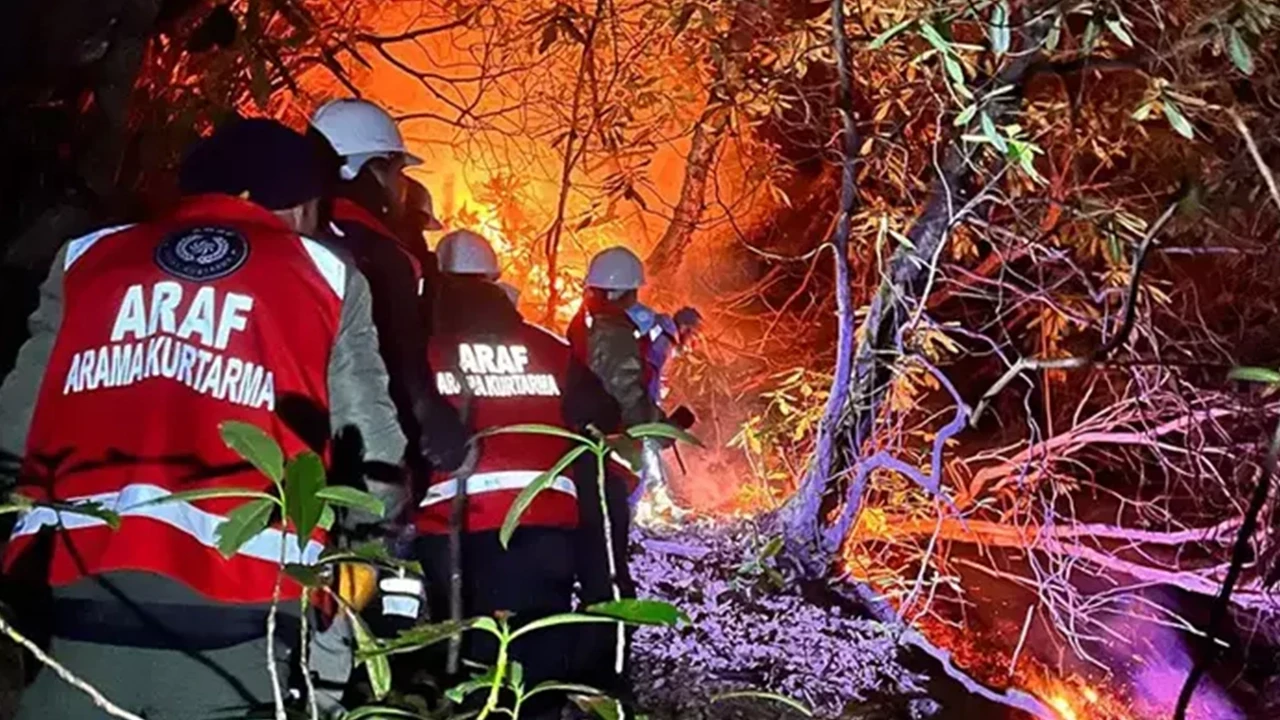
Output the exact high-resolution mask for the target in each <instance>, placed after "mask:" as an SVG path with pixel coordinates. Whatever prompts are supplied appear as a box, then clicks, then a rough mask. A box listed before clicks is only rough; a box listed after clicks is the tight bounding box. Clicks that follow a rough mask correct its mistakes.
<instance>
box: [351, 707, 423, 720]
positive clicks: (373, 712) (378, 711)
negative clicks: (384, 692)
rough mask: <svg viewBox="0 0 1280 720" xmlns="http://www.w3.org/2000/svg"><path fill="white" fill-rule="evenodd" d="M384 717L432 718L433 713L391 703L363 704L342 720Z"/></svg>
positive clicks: (364, 719) (419, 719)
mask: <svg viewBox="0 0 1280 720" xmlns="http://www.w3.org/2000/svg"><path fill="white" fill-rule="evenodd" d="M382 718H410V719H411V720H432V716H431V715H423V714H419V713H415V712H409V711H408V710H401V709H400V708H397V707H392V706H390V705H362V706H360V707H358V708H356V709H355V710H352V711H351V712H348V713H344V714H343V715H342V720H382Z"/></svg>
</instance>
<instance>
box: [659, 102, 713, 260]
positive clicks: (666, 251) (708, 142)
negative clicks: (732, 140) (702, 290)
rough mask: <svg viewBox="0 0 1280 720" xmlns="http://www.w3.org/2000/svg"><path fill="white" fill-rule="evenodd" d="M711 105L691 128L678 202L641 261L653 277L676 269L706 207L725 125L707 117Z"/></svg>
mask: <svg viewBox="0 0 1280 720" xmlns="http://www.w3.org/2000/svg"><path fill="white" fill-rule="evenodd" d="M714 102H715V100H710V101H708V103H707V109H706V110H705V111H704V112H703V114H702V118H701V119H700V120H699V121H698V124H697V126H696V127H694V129H693V141H692V143H690V145H689V154H688V155H687V156H686V157H685V174H684V184H682V185H681V186H680V199H679V200H677V201H676V209H675V213H673V214H672V216H671V223H670V224H669V225H667V230H666V232H664V233H663V234H662V239H661V240H659V241H658V245H657V246H656V247H655V248H654V249H653V252H651V253H649V257H648V258H647V259H646V261H645V263H646V265H648V267H649V272H650V273H652V274H654V275H663V274H665V273H667V272H674V271H675V270H677V269H679V267H680V261H681V260H683V259H684V251H685V248H687V247H689V243H690V242H692V241H693V231H694V230H695V229H696V228H697V227H698V222H699V221H701V220H702V211H703V209H704V208H706V198H707V176H708V175H709V174H710V173H711V168H712V166H713V165H714V164H715V159H716V153H717V151H718V150H719V149H720V141H721V140H722V139H724V133H725V130H726V129H727V128H728V125H729V124H728V122H727V121H726V120H723V119H712V118H711V115H712V110H713V109H714V108H713V103H714Z"/></svg>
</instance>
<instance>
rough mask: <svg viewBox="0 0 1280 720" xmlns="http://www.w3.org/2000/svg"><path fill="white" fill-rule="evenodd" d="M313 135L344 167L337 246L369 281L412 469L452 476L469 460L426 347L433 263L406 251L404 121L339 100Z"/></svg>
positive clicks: (322, 114) (315, 123)
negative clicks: (401, 124) (398, 123)
mask: <svg viewBox="0 0 1280 720" xmlns="http://www.w3.org/2000/svg"><path fill="white" fill-rule="evenodd" d="M311 126H312V131H313V133H315V134H318V135H319V136H321V137H322V138H324V140H325V142H326V143H328V145H329V150H331V151H332V152H333V153H334V154H335V156H336V159H337V161H338V165H339V167H338V168H337V169H336V171H335V172H336V174H337V177H336V178H335V181H336V189H335V192H336V194H337V197H336V198H335V199H334V201H333V203H332V221H333V232H332V233H331V234H332V237H331V241H332V242H334V243H336V244H337V245H339V246H341V247H342V248H343V249H344V250H345V251H346V252H348V253H350V255H351V256H352V258H353V259H354V261H355V263H356V265H357V267H359V268H360V271H361V272H362V273H363V274H364V275H365V276H366V277H367V278H368V280H369V285H370V287H371V289H372V292H373V316H374V323H375V324H376V325H377V328H378V342H379V346H380V351H381V354H382V357H383V360H384V361H385V363H386V366H387V370H388V373H389V374H390V378H391V396H392V398H393V400H394V401H395V403H396V407H397V410H398V412H399V417H400V422H401V425H402V426H403V427H404V428H405V432H406V435H407V436H408V439H409V444H410V452H409V461H410V464H411V468H412V469H413V470H414V471H415V473H416V474H417V475H419V476H422V475H424V474H425V473H426V472H428V471H429V470H430V469H431V468H442V469H445V470H452V469H453V468H455V467H457V466H458V464H459V463H461V462H462V459H463V457H464V455H465V452H466V447H465V445H466V436H465V433H464V432H463V428H462V425H461V423H460V422H459V421H458V418H457V415H456V414H455V413H454V412H453V409H452V408H451V407H450V406H449V404H448V403H446V402H444V401H443V400H442V399H441V398H440V396H439V394H438V393H436V392H435V389H434V387H433V386H432V385H431V369H430V367H429V366H428V365H427V353H426V342H427V336H428V334H429V332H430V324H431V316H430V313H431V309H430V308H431V304H430V301H429V299H430V297H431V296H432V293H433V291H434V288H431V287H428V285H427V281H428V280H429V279H431V277H432V276H433V275H434V272H433V270H434V268H431V267H429V266H425V265H424V261H429V259H430V256H429V254H427V253H426V252H425V247H426V246H425V244H421V243H420V244H421V247H417V248H415V247H410V246H409V245H408V244H407V243H406V238H405V237H404V236H405V232H404V231H403V228H404V226H405V225H407V224H409V221H410V219H411V218H410V215H411V214H412V212H413V209H412V208H409V207H407V206H406V204H405V203H406V197H405V195H406V188H407V187H409V182H410V181H409V180H408V179H407V178H406V177H405V176H404V174H403V171H404V168H405V167H407V166H409V165H417V164H420V163H421V160H419V159H418V158H416V157H414V156H413V155H411V154H410V153H409V152H408V151H407V149H406V148H405V145H404V140H403V138H402V137H401V136H400V132H399V130H398V129H397V128H396V125H395V121H394V120H393V119H392V118H391V116H390V115H389V114H387V112H386V111H385V110H383V109H382V108H379V107H377V106H376V105H373V104H372V103H369V102H366V101H363V100H354V99H347V100H334V101H331V102H329V103H326V104H325V105H323V106H322V107H321V108H320V109H318V110H317V111H316V113H315V115H314V116H313V117H312V120H311Z"/></svg>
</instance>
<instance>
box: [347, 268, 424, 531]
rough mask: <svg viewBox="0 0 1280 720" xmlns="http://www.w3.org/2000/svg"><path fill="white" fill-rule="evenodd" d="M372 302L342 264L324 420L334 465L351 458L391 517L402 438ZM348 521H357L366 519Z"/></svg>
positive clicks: (397, 497) (397, 499)
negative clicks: (331, 439)
mask: <svg viewBox="0 0 1280 720" xmlns="http://www.w3.org/2000/svg"><path fill="white" fill-rule="evenodd" d="M372 305H373V301H372V296H371V295H370V293H369V283H368V281H367V280H365V277H364V275H361V274H360V272H359V271H358V270H356V269H355V267H354V266H352V265H348V266H347V286H346V293H345V295H344V298H343V302H342V318H341V320H340V322H339V326H338V336H337V339H336V340H335V342H334V346H333V352H332V354H331V355H330V357H329V422H330V426H331V428H332V431H333V434H334V437H335V447H334V456H335V457H334V464H335V466H339V465H346V466H348V467H350V463H351V462H352V460H347V461H346V462H345V463H344V461H343V460H342V459H341V458H340V457H339V456H340V455H342V454H345V455H347V457H348V458H350V457H351V456H353V455H354V456H356V459H355V460H354V462H355V463H357V464H358V474H359V475H360V476H361V477H360V478H359V479H361V480H362V481H363V484H364V485H365V489H367V490H368V491H369V492H371V493H373V494H374V495H376V496H377V497H379V498H380V499H381V500H382V501H383V502H384V503H386V506H387V517H388V518H391V519H395V518H397V517H398V516H399V513H400V512H401V510H402V509H403V508H402V506H403V504H404V502H405V500H406V499H407V497H408V492H407V488H406V485H405V479H404V475H403V473H402V471H401V468H402V463H403V460H404V450H405V437H404V433H403V432H402V431H401V429H400V423H399V420H398V418H397V416H396V407H395V405H394V404H393V403H392V401H391V395H390V393H389V392H388V390H387V383H388V377H387V368H386V366H385V365H384V364H383V362H382V356H380V355H379V354H378V331H377V329H375V327H374V325H373V315H372V309H371V308H372ZM352 520H353V522H354V524H355V525H361V524H366V523H367V522H368V521H370V520H371V518H358V517H357V518H352Z"/></svg>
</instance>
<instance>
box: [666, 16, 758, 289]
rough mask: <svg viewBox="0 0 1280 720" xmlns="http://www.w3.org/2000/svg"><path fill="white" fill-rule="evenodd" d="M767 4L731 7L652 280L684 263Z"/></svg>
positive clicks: (694, 127)
mask: <svg viewBox="0 0 1280 720" xmlns="http://www.w3.org/2000/svg"><path fill="white" fill-rule="evenodd" d="M771 4H772V3H769V2H752V1H750V0H740V1H739V2H737V3H736V4H735V6H734V10H733V20H732V21H731V22H730V25H729V27H730V29H729V34H728V36H727V37H726V38H725V40H724V41H723V43H722V47H723V52H722V56H721V60H720V62H718V63H717V64H716V72H715V76H714V79H713V82H712V85H711V88H710V90H709V92H708V97H707V104H706V107H705V108H704V109H703V111H702V114H701V115H700V116H699V117H698V122H697V123H696V124H695V125H694V126H693V136H692V138H691V140H690V144H689V152H688V154H687V155H686V156H685V171H684V182H683V183H682V184H681V185H680V197H679V198H678V199H677V200H676V206H675V211H674V212H673V213H672V216H671V222H670V223H669V224H668V225H667V229H666V231H665V232H664V233H663V234H662V238H661V239H660V240H659V241H658V244H657V245H656V246H655V247H654V249H653V251H652V252H650V253H649V257H648V258H646V260H645V264H646V265H647V266H648V268H649V272H651V273H653V274H654V275H663V274H665V273H669V272H674V271H675V270H677V269H678V268H679V267H680V262H681V261H682V260H683V259H684V251H685V250H686V249H687V248H688V247H689V243H691V242H693V233H694V231H695V230H696V229H697V228H698V223H699V222H701V221H702V213H703V211H704V210H705V209H706V199H707V179H708V177H709V175H710V173H711V172H712V170H713V169H714V167H715V164H716V157H717V155H718V153H719V150H720V144H721V142H722V141H723V140H724V137H725V135H726V133H727V132H728V130H729V113H730V108H731V106H732V105H733V103H734V102H736V95H737V88H738V86H739V85H740V84H741V82H742V75H743V71H744V69H745V65H746V62H747V54H748V53H749V52H750V50H751V47H752V45H753V44H754V43H755V41H756V39H757V37H758V36H760V35H761V33H762V31H763V29H764V28H763V27H762V24H763V21H764V20H765V19H767V18H769V16H770V15H769V13H770V10H771V7H770V6H771Z"/></svg>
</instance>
